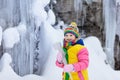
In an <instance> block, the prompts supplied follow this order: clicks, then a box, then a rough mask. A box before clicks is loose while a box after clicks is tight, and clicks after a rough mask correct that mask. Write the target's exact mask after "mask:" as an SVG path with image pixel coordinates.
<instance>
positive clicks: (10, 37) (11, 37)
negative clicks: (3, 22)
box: [3, 27, 20, 48]
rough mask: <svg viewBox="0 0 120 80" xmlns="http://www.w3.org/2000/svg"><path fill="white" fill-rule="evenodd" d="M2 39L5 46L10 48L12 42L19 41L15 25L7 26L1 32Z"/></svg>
mask: <svg viewBox="0 0 120 80" xmlns="http://www.w3.org/2000/svg"><path fill="white" fill-rule="evenodd" d="M3 41H4V47H5V48H12V47H13V46H14V44H16V43H18V42H19V41H20V35H19V32H18V30H17V29H16V27H14V28H7V29H6V30H5V31H4V32H3Z"/></svg>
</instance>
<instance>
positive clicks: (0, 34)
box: [0, 26, 2, 46]
mask: <svg viewBox="0 0 120 80" xmlns="http://www.w3.org/2000/svg"><path fill="white" fill-rule="evenodd" d="M1 41H2V27H1V26H0V46H1Z"/></svg>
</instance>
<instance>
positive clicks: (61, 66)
mask: <svg viewBox="0 0 120 80" xmlns="http://www.w3.org/2000/svg"><path fill="white" fill-rule="evenodd" d="M56 66H58V67H60V68H63V67H64V64H63V63H59V62H58V61H56Z"/></svg>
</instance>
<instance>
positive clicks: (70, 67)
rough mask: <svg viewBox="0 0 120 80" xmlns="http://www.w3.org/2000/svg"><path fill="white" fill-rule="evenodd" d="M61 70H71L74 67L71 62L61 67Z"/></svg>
mask: <svg viewBox="0 0 120 80" xmlns="http://www.w3.org/2000/svg"><path fill="white" fill-rule="evenodd" d="M63 71H64V72H72V71H74V67H73V65H72V64H68V65H65V66H64V68H63Z"/></svg>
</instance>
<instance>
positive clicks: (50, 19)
mask: <svg viewBox="0 0 120 80" xmlns="http://www.w3.org/2000/svg"><path fill="white" fill-rule="evenodd" d="M55 19H56V17H55V14H54V12H53V11H52V10H51V9H50V10H49V11H48V18H47V21H48V22H49V23H50V24H51V25H54V24H55V21H56V20H55Z"/></svg>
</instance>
